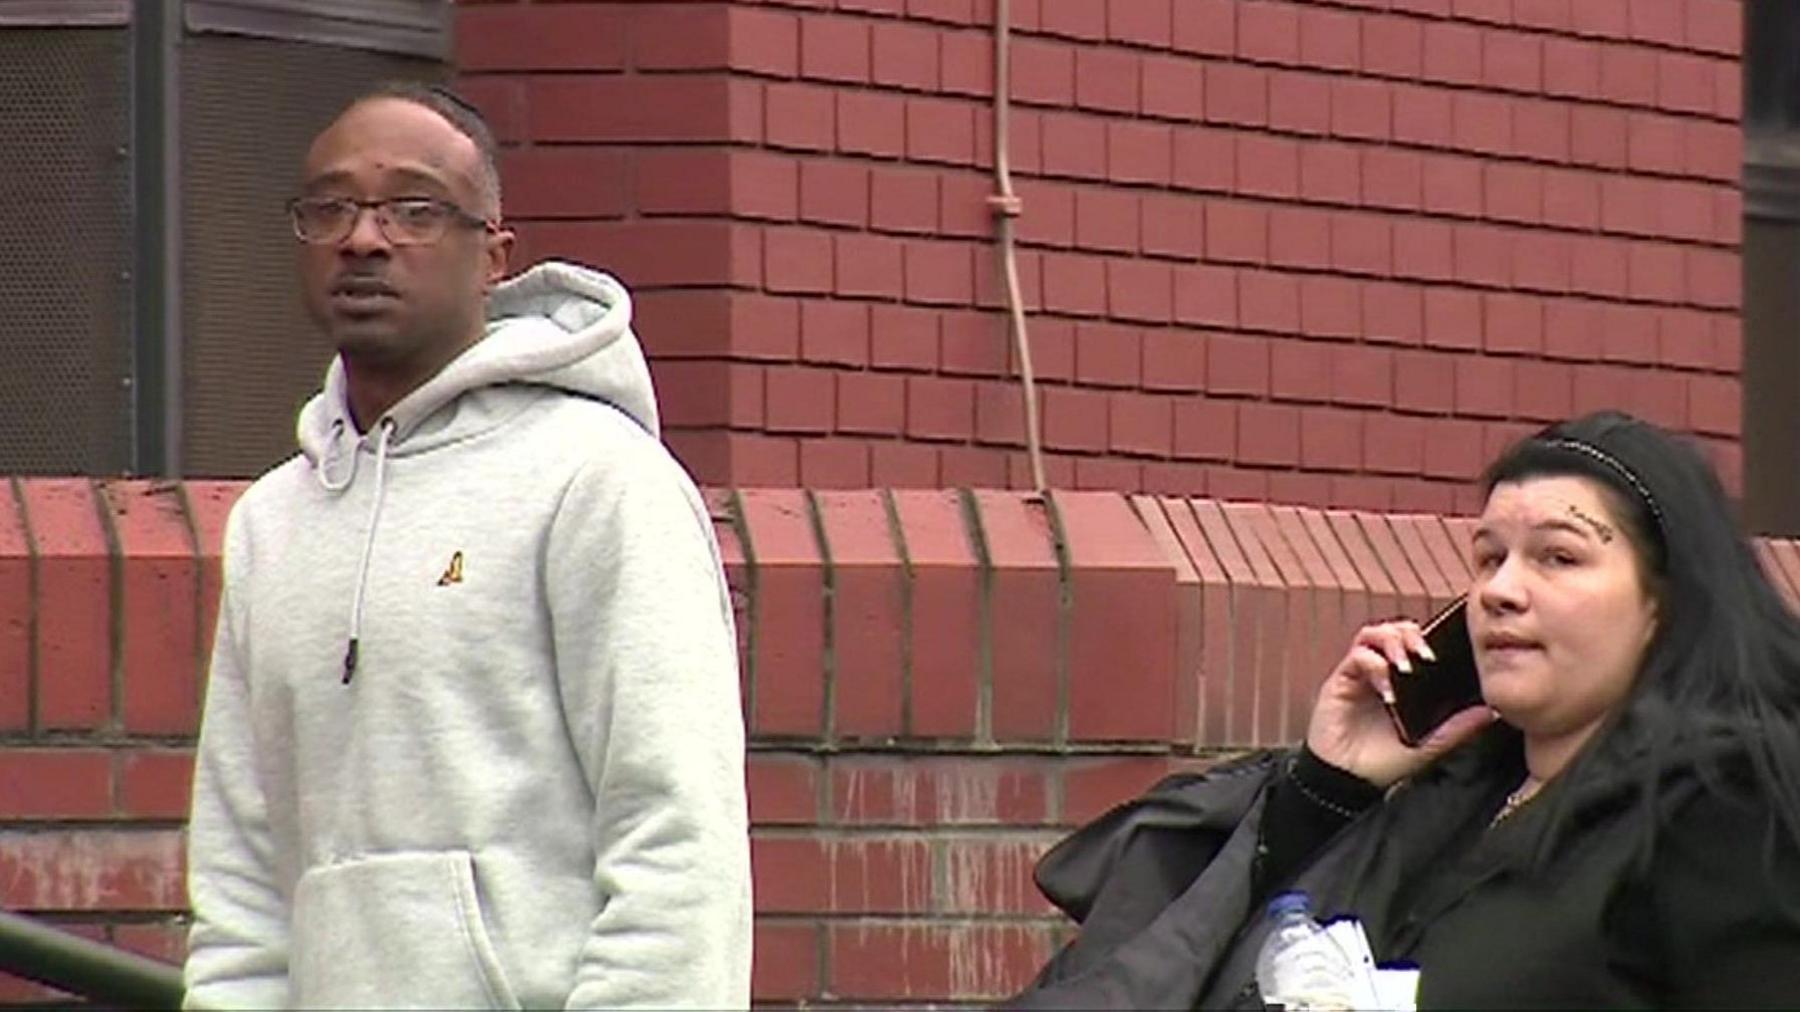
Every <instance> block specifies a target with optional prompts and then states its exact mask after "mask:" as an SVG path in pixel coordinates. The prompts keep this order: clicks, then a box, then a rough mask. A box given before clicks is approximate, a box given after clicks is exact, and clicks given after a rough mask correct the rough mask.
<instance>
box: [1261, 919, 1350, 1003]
mask: <svg viewBox="0 0 1800 1012" xmlns="http://www.w3.org/2000/svg"><path fill="white" fill-rule="evenodd" d="M1269 920H1270V922H1271V925H1270V928H1269V937H1268V938H1266V939H1264V941H1263V945H1262V950H1261V951H1260V952H1258V953H1257V955H1256V987H1257V989H1258V990H1259V991H1261V992H1262V998H1263V1004H1264V1005H1275V1006H1278V1007H1282V1008H1287V1009H1349V1008H1354V1007H1355V1006H1354V1001H1353V999H1352V998H1351V997H1350V995H1351V992H1352V990H1353V988H1354V984H1353V981H1354V977H1353V973H1354V971H1353V970H1352V968H1351V966H1350V959H1349V957H1348V956H1346V955H1344V951H1343V949H1341V948H1339V947H1338V944H1337V943H1336V942H1334V941H1333V940H1332V939H1331V937H1330V936H1329V935H1327V934H1325V929H1324V928H1321V927H1320V926H1319V923H1318V922H1317V921H1315V920H1313V918H1312V903H1311V901H1310V900H1308V899H1307V896H1306V894H1305V893H1302V892H1288V893H1282V894H1281V895H1279V896H1276V897H1275V898H1274V899H1272V900H1270V901H1269Z"/></svg>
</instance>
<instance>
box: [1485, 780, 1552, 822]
mask: <svg viewBox="0 0 1800 1012" xmlns="http://www.w3.org/2000/svg"><path fill="white" fill-rule="evenodd" d="M1542 786H1544V785H1543V782H1542V781H1540V780H1539V779H1538V778H1536V777H1534V776H1531V775H1529V774H1527V775H1526V777H1525V782H1524V783H1522V784H1520V785H1519V786H1518V788H1517V789H1516V790H1514V791H1513V792H1512V793H1511V794H1508V795H1507V796H1506V800H1505V801H1502V802H1500V810H1499V811H1498V812H1495V813H1494V818H1493V820H1492V821H1490V822H1489V823H1488V828H1489V829H1492V828H1493V827H1495V826H1498V825H1499V824H1500V823H1501V821H1502V820H1504V819H1505V818H1506V817H1507V816H1509V815H1511V814H1512V813H1514V812H1516V811H1518V810H1519V809H1520V808H1522V807H1524V805H1525V803H1526V802H1527V801H1530V800H1531V799H1532V798H1535V797H1537V792H1538V789H1539V788H1540V787H1542Z"/></svg>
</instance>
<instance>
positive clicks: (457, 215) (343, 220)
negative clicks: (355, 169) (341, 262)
mask: <svg viewBox="0 0 1800 1012" xmlns="http://www.w3.org/2000/svg"><path fill="white" fill-rule="evenodd" d="M287 209H288V215H289V216H290V217H292V218H293V220H294V235H296V236H298V237H299V238H300V241H301V242H304V243H310V244H312V245H315V246H331V245H335V244H337V243H340V242H343V241H344V239H345V238H346V237H347V236H349V235H350V232H351V231H352V230H353V229H355V228H356V221H357V219H358V218H360V217H362V213H363V211H364V209H367V210H370V211H373V212H375V227H376V228H377V229H379V230H380V231H381V235H382V237H383V238H385V239H386V240H387V241H388V242H390V243H392V244H393V245H395V246H429V245H431V244H432V243H434V242H437V241H438V240H439V239H442V238H443V237H444V233H445V232H446V231H448V230H449V228H450V226H451V225H460V226H462V227H464V228H481V229H492V228H494V223H493V222H491V221H489V220H487V219H486V218H483V217H480V216H479V215H474V214H470V213H469V212H468V211H465V210H463V209H462V208H460V207H457V206H456V205H455V204H452V203H451V202H449V201H448V200H438V199H437V198H435V197H394V198H392V199H389V200H352V199H351V198H349V197H295V198H294V199H293V200H290V201H288V205H287Z"/></svg>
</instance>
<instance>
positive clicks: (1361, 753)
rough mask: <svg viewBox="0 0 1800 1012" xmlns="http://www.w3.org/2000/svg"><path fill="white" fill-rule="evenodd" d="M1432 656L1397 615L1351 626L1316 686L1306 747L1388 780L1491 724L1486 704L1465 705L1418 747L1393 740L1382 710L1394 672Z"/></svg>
mask: <svg viewBox="0 0 1800 1012" xmlns="http://www.w3.org/2000/svg"><path fill="white" fill-rule="evenodd" d="M1432 657H1433V654H1432V652H1431V648H1430V646H1428V645H1427V644H1426V642H1425V635H1424V632H1423V631H1422V630H1421V629H1420V627H1419V624H1418V623H1417V622H1413V621H1410V620H1404V619H1403V620H1399V621H1394V622H1382V623H1379V624H1376V625H1367V626H1363V627H1362V628H1361V629H1359V630H1357V633H1356V636H1355V637H1354V638H1353V639H1352V640H1351V642H1350V650H1349V652H1348V653H1346V654H1345V655H1344V659H1343V660H1341V661H1339V662H1338V664H1337V667H1335V668H1333V669H1332V671H1331V674H1330V675H1328V676H1326V678H1325V684H1323V685H1322V686H1320V687H1319V697H1318V700H1317V701H1316V702H1315V703H1314V704H1313V712H1312V720H1311V721H1310V722H1309V724H1308V726H1307V730H1306V745H1307V748H1309V749H1311V750H1312V752H1313V754H1314V755H1316V756H1318V757H1319V758H1320V759H1323V760H1325V761H1326V762H1328V763H1330V764H1331V765H1333V766H1336V767H1338V768H1339V769H1342V770H1345V771H1347V772H1350V773H1354V774H1355V775H1357V776H1359V777H1361V778H1362V779H1364V780H1367V781H1368V782H1370V783H1372V784H1374V785H1376V786H1377V787H1388V786H1390V785H1392V784H1395V783H1397V782H1399V781H1400V780H1403V779H1405V778H1406V777H1409V776H1412V775H1413V774H1415V773H1417V772H1419V771H1420V770H1422V769H1424V768H1425V767H1426V766H1429V765H1430V764H1431V763H1432V762H1434V761H1435V760H1436V759H1437V758H1438V757H1439V756H1441V755H1443V754H1444V753H1446V752H1449V751H1450V750H1452V749H1454V748H1456V747H1457V746H1458V745H1461V744H1462V743H1463V742H1465V741H1467V740H1468V739H1469V738H1470V737H1472V736H1473V735H1474V734H1475V733H1476V732H1477V731H1480V730H1481V729H1482V728H1484V727H1487V726H1488V725H1489V724H1490V723H1492V722H1493V720H1494V712H1493V711H1492V710H1490V709H1488V708H1487V707H1486V706H1471V707H1468V708H1466V709H1464V710H1462V711H1461V712H1459V713H1457V714H1455V715H1454V716H1452V717H1450V719H1448V720H1446V721H1444V722H1443V723H1442V724H1440V725H1438V727H1437V729H1436V730H1434V731H1432V732H1431V733H1430V734H1428V735H1426V736H1425V737H1424V739H1423V740H1421V741H1420V742H1419V743H1418V744H1417V746H1411V745H1407V744H1406V743H1405V742H1403V741H1401V740H1400V735H1399V734H1398V733H1397V732H1396V731H1395V728H1394V720H1393V717H1392V716H1391V715H1390V714H1389V712H1388V703H1389V702H1391V701H1392V700H1393V698H1394V679H1396V678H1400V679H1404V678H1407V677H1409V676H1410V675H1411V673H1412V669H1413V666H1414V659H1415V658H1425V659H1431V658H1432Z"/></svg>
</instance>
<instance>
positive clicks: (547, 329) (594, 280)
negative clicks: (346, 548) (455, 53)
mask: <svg viewBox="0 0 1800 1012" xmlns="http://www.w3.org/2000/svg"><path fill="white" fill-rule="evenodd" d="M546 387H547V388H550V389H553V390H561V391H564V392H567V393H570V394H574V395H575V396H578V397H587V398H591V399H593V400H597V401H602V402H604V403H607V404H610V405H612V406H613V407H615V408H617V409H619V410H620V411H623V412H624V413H625V414H626V415H627V416H628V417H630V418H631V419H632V420H633V421H635V422H637V424H638V425H640V426H642V427H643V429H644V431H645V432H647V433H649V434H650V437H651V438H652V439H655V438H658V436H659V429H658V425H657V419H656V395H655V392H654V391H653V390H652V388H651V385H650V369H649V366H648V365H647V364H646V363H645V362H644V351H643V349H642V348H641V347H639V345H638V341H637V337H636V335H634V334H632V332H631V296H630V295H629V294H627V293H626V291H625V286H624V285H621V284H619V282H617V281H615V280H614V279H613V278H612V277H610V276H608V275H606V274H602V273H600V272H599V271H592V270H588V269H587V268H585V267H577V266H575V265H574V264H567V263H557V262H548V263H543V264H539V265H537V266H536V267H533V268H531V269H530V270H527V271H526V272H525V273H523V274H521V275H519V276H518V277H515V278H512V279H510V280H508V281H505V282H503V283H502V284H500V285H499V286H498V287H497V288H495V289H494V292H493V294H492V295H490V296H489V297H488V314H487V328H486V330H485V331H484V333H483V334H482V337H481V340H479V341H477V342H475V344H474V345H473V346H472V347H470V348H469V349H468V350H467V351H465V352H463V353H462V354H461V355H459V356H457V357H456V358H455V359H453V360H452V361H451V362H450V364H449V365H446V366H445V367H444V368H443V369H442V370H441V371H439V372H438V374H437V375H436V376H433V377H432V378H431V379H429V380H427V381H425V383H424V384H423V385H421V386H420V387H419V388H418V389H417V390H414V391H413V392H412V393H410V394H407V395H406V396H405V397H404V398H402V399H401V400H400V402H399V403H398V404H395V405H394V406H393V407H392V408H390V409H389V410H388V412H387V414H385V415H382V416H381V417H380V418H376V419H368V422H369V427H368V431H367V432H366V433H363V434H358V433H357V432H356V426H355V424H354V423H353V422H352V421H351V417H350V400H349V397H348V396H347V394H348V389H347V387H346V385H345V377H344V359H343V356H341V355H340V356H338V357H337V358H336V359H333V360H332V363H331V368H330V370H329V371H327V372H326V374H325V389H324V390H321V391H320V392H319V393H318V394H317V395H316V396H315V397H313V399H312V400H310V401H308V402H307V403H306V406H305V407H304V408H301V409H300V422H299V426H298V428H299V436H300V451H301V452H302V453H303V454H305V456H306V459H307V461H308V463H310V464H311V465H312V472H313V477H314V478H315V479H316V480H317V481H318V483H319V485H320V487H321V488H323V489H324V490H325V491H326V492H327V493H330V494H332V495H337V494H339V493H342V492H343V491H344V490H346V489H348V488H349V487H350V486H351V485H352V484H354V483H355V481H356V476H357V463H358V461H359V460H360V459H361V457H362V455H363V451H364V450H365V449H367V450H368V452H369V453H370V454H371V455H372V456H373V457H374V458H375V459H374V468H373V470H374V483H375V488H374V494H373V495H372V496H371V497H370V506H369V519H368V523H367V524H366V525H365V527H364V534H363V551H362V561H361V562H359V563H358V564H357V568H356V586H355V588H354V592H353V594H352V596H351V602H350V636H349V642H348V643H347V645H346V648H345V651H344V682H345V684H349V682H350V679H351V677H352V676H354V675H355V673H356V665H357V655H358V652H359V647H360V643H361V636H362V620H363V604H364V598H365V595H366V594H367V591H368V583H369V565H370V560H371V558H372V557H373V555H374V551H375V538H376V532H377V530H378V529H379V528H380V525H381V509H382V505H383V503H384V501H385V500H386V495H385V494H384V490H385V485H386V481H387V470H388V461H389V459H391V458H399V457H406V456H410V455H413V454H419V453H425V452H428V451H430V450H433V449H436V448H438V447H441V446H448V445H450V444H453V443H455V442H457V441H459V440H463V439H467V438H469V437H472V436H476V435H479V434H481V433H483V432H486V431H488V430H490V429H493V428H495V427H496V426H499V425H502V424H504V423H505V422H506V421H507V420H508V419H510V418H512V417H514V416H515V415H516V414H517V413H518V412H519V411H520V410H522V409H523V408H524V407H525V406H526V405H528V404H530V403H533V402H534V401H535V400H536V397H535V396H533V395H532V393H531V388H538V389H540V390H541V389H542V388H546Z"/></svg>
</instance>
